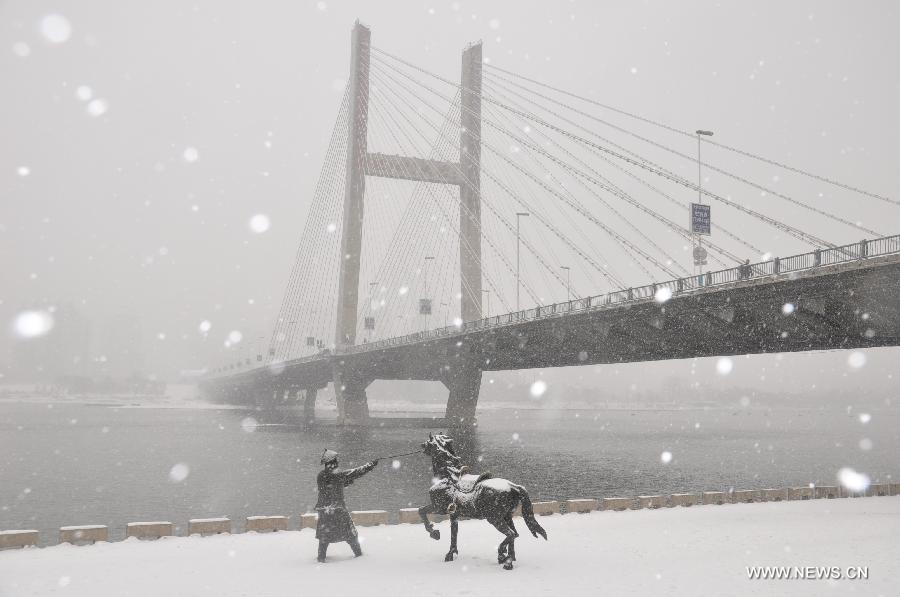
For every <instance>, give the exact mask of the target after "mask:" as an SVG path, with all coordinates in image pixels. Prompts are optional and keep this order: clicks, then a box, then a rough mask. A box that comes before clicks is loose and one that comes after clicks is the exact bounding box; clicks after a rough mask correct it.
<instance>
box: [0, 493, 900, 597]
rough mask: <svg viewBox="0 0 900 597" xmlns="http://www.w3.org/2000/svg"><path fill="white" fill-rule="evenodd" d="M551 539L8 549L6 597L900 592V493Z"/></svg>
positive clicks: (243, 541)
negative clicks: (507, 553) (813, 576)
mask: <svg viewBox="0 0 900 597" xmlns="http://www.w3.org/2000/svg"><path fill="white" fill-rule="evenodd" d="M539 520H540V522H541V524H542V525H543V526H544V527H545V528H546V529H547V531H548V534H549V537H550V540H549V541H548V542H544V541H543V540H537V539H533V538H532V537H531V536H530V535H527V536H526V533H527V530H526V529H525V525H524V524H523V523H521V522H519V523H518V525H517V526H518V527H519V531H520V533H522V537H520V539H519V540H518V541H517V544H516V548H517V549H516V551H517V556H518V562H517V564H516V569H515V570H513V571H505V570H503V569H502V568H501V567H500V566H498V565H497V562H496V555H495V554H496V546H497V544H498V543H499V541H500V535H499V534H498V533H497V532H496V531H495V530H494V529H493V528H492V527H490V526H489V525H488V524H487V523H485V522H482V521H463V522H462V523H460V531H459V548H460V555H459V557H458V559H457V560H456V561H454V562H452V563H445V562H444V561H443V556H444V553H445V552H446V550H447V546H448V540H449V528H448V525H449V523H447V522H443V523H441V524H440V525H439V526H438V528H440V529H441V530H442V534H443V537H442V538H441V541H440V542H436V541H432V540H431V539H429V538H428V536H427V535H426V533H425V531H424V529H423V528H422V527H421V525H409V524H406V525H392V526H384V527H372V528H360V536H361V541H362V543H363V549H364V551H365V555H364V556H363V557H362V558H359V559H354V558H353V557H352V556H351V554H350V549H349V547H347V546H346V545H345V544H338V545H332V546H331V549H330V553H329V561H328V562H327V563H326V564H324V565H320V564H318V563H317V562H316V559H315V554H316V545H315V539H314V537H313V532H312V531H311V530H309V529H306V530H303V531H288V532H280V533H275V534H256V533H248V534H241V535H232V536H227V535H221V536H213V537H205V538H200V537H190V538H168V539H163V540H159V541H149V542H141V541H137V540H135V539H130V540H127V541H124V542H121V543H103V544H97V545H93V546H87V547H75V546H71V545H60V546H54V547H48V548H45V549H27V550H17V551H5V552H0V595H2V596H3V597H14V596H19V595H48V594H50V595H54V594H60V595H73V596H74V595H85V596H88V595H90V596H92V597H95V596H97V595H110V596H112V595H115V596H117V597H118V596H125V595H147V596H154V597H155V596H158V595H173V596H175V595H216V596H223V597H224V596H245V595H252V596H266V595H273V596H274V595H334V596H338V595H350V594H355V595H365V596H366V597H370V596H371V597H374V596H378V595H389V596H391V597H401V596H406V595H416V596H419V595H519V596H524V595H554V596H555V595H592V596H596V595H616V596H618V595H691V596H692V597H693V596H696V595H791V596H794V595H817V596H819V595H848V594H852V595H884V596H888V595H896V594H897V587H898V579H900V558H898V557H897V556H898V554H900V548H898V537H900V497H881V498H860V499H837V500H814V501H806V502H780V503H763V504H736V505H725V506H698V507H692V508H673V509H662V510H639V511H630V512H595V513H591V514H569V515H565V516H560V515H554V516H547V517H541V518H540V519H539ZM767 565H771V566H791V567H793V566H797V567H806V566H816V567H840V568H841V569H842V570H843V571H846V569H847V568H848V567H857V566H859V567H868V573H869V578H868V580H848V579H846V578H844V579H841V580H750V579H748V572H747V567H748V566H767Z"/></svg>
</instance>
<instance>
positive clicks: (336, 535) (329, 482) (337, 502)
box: [316, 462, 375, 543]
mask: <svg viewBox="0 0 900 597" xmlns="http://www.w3.org/2000/svg"><path fill="white" fill-rule="evenodd" d="M373 468H375V464H374V463H371V462H369V463H368V464H364V465H363V466H360V467H357V468H353V469H350V470H346V471H339V470H334V471H329V470H327V469H326V470H324V471H322V472H320V473H319V476H318V477H317V478H316V484H317V485H318V487H319V500H318V501H317V502H316V512H318V513H319V521H318V523H317V524H316V539H318V540H319V541H324V542H326V543H338V542H340V541H349V540H350V539H352V538H354V537H356V527H355V526H354V525H353V520H352V519H351V518H350V513H349V512H348V511H347V505H346V504H345V503H344V487H346V486H348V485H351V484H352V483H353V482H354V481H355V480H356V479H359V478H360V477H362V476H363V475H365V474H366V473H368V472H369V471H370V470H372V469H373Z"/></svg>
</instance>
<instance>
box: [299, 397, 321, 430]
mask: <svg viewBox="0 0 900 597" xmlns="http://www.w3.org/2000/svg"><path fill="white" fill-rule="evenodd" d="M302 392H303V421H304V422H305V423H306V424H307V425H312V424H313V423H315V422H316V397H317V396H318V394H319V390H318V388H306V389H305V390H302Z"/></svg>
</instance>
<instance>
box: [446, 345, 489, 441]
mask: <svg viewBox="0 0 900 597" xmlns="http://www.w3.org/2000/svg"><path fill="white" fill-rule="evenodd" d="M445 372H446V374H445V375H444V378H443V379H442V380H441V381H443V383H444V385H445V386H447V389H448V390H449V391H450V395H449V397H448V398H447V411H446V414H445V416H446V418H447V424H448V425H451V426H452V427H457V428H459V427H473V426H475V425H477V424H478V419H477V417H476V408H477V407H478V394H479V392H480V391H481V373H482V370H481V355H479V354H476V352H475V351H474V350H473V349H472V348H471V347H466V348H464V349H463V350H462V351H460V352H458V353H457V354H455V355H454V358H452V359H451V361H450V363H448V365H447V367H446V368H445Z"/></svg>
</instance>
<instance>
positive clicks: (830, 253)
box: [344, 234, 900, 353]
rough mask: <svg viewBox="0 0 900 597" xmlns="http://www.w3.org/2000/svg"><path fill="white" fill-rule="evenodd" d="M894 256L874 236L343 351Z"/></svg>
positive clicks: (898, 249)
mask: <svg viewBox="0 0 900 597" xmlns="http://www.w3.org/2000/svg"><path fill="white" fill-rule="evenodd" d="M895 253H900V234H898V235H894V236H886V237H882V238H877V239H875V240H862V241H860V242H858V243H852V244H848V245H844V246H842V247H833V248H828V249H816V250H815V251H810V252H809V253H801V254H799V255H791V256H790V257H784V258H779V257H775V258H773V259H770V260H768V261H762V262H758V263H752V264H751V263H744V264H741V265H738V266H737V267H732V268H728V269H723V270H718V271H713V272H706V273H704V274H700V275H696V276H689V277H686V278H678V279H675V280H668V281H665V282H657V283H654V284H647V285H645V286H638V287H636V288H627V289H624V290H615V291H612V292H609V293H606V294H601V295H597V296H589V297H582V298H578V299H574V300H571V301H566V302H563V303H555V304H551V305H542V306H539V307H533V308H531V309H525V310H522V311H515V312H512V313H505V314H503V315H494V316H491V317H486V318H484V319H479V320H476V321H469V322H466V323H463V324H460V325H457V326H449V327H444V328H438V329H434V330H429V331H426V332H417V333H414V334H407V335H405V336H399V337H394V338H387V339H384V340H378V341H376V342H370V343H368V344H361V345H357V346H352V347H349V348H347V349H345V350H344V352H350V353H353V352H363V351H367V350H375V349H378V348H384V347H389V346H400V345H405V344H410V343H413V342H421V341H423V340H430V339H437V338H442V337H446V336H453V335H456V334H459V333H461V332H462V333H465V332H470V331H475V330H482V329H486V328H493V327H500V326H504V325H509V324H514V323H518V322H522V321H531V320H534V319H544V318H550V317H556V316H559V315H564V314H567V313H573V312H576V311H587V310H598V309H604V308H607V307H611V306H615V305H619V304H622V303H628V302H634V301H646V300H652V299H656V300H659V301H660V302H665V301H666V300H668V299H669V298H671V297H675V296H678V295H680V294H684V293H688V292H694V291H698V290H702V289H703V288H708V287H711V286H722V285H726V284H735V283H738V282H741V281H745V280H752V279H757V278H763V277H769V276H776V275H780V274H785V273H790V272H797V271H803V270H811V269H815V268H818V267H826V266H830V265H835V264H839V263H849V262H852V261H858V260H862V259H867V258H871V257H878V256H881V255H891V254H895ZM663 288H665V289H668V291H669V292H663V293H660V289H663Z"/></svg>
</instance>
